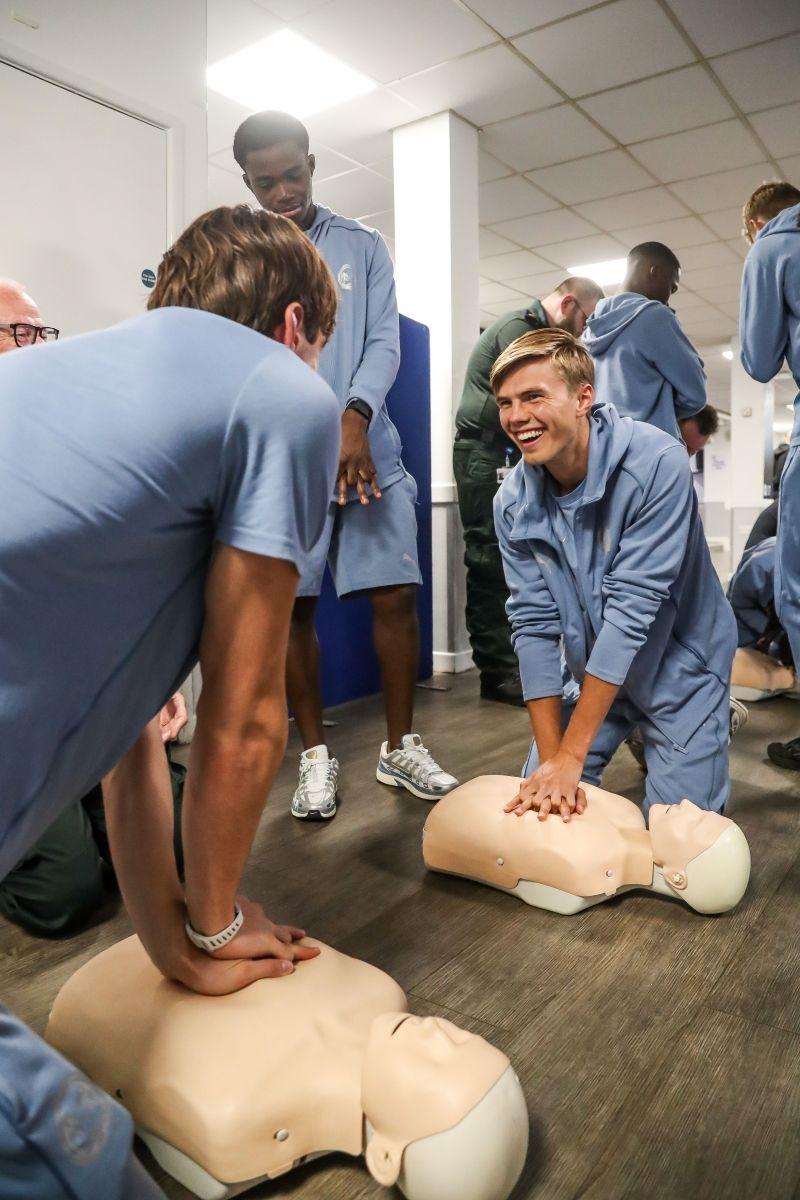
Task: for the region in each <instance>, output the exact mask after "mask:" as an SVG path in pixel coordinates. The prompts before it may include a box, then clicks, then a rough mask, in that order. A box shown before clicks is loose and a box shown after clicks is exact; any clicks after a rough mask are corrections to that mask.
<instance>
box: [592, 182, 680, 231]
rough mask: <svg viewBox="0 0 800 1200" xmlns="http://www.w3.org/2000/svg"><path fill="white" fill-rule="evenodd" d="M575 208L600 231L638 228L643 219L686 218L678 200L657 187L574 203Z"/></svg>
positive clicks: (664, 189)
mask: <svg viewBox="0 0 800 1200" xmlns="http://www.w3.org/2000/svg"><path fill="white" fill-rule="evenodd" d="M575 209H576V211H577V212H579V213H580V214H581V216H583V217H586V219H587V220H588V221H594V223H595V224H596V225H599V226H600V228H601V229H609V230H611V231H613V230H615V229H625V227H626V226H631V225H640V224H641V223H642V221H644V220H650V221H665V220H668V219H669V218H671V217H681V216H685V215H686V213H687V212H688V209H687V208H686V207H685V205H683V204H681V202H680V200H677V199H676V198H675V196H672V195H671V194H670V193H669V192H668V191H667V190H666V188H660V187H653V188H645V189H644V190H643V191H638V192H627V193H626V194H625V195H624V196H609V197H608V198H607V199H605V200H589V201H587V202H586V203H585V204H576V205H575Z"/></svg>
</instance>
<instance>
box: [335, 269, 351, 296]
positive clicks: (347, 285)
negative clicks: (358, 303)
mask: <svg viewBox="0 0 800 1200" xmlns="http://www.w3.org/2000/svg"><path fill="white" fill-rule="evenodd" d="M353 278H354V271H353V268H352V267H351V266H350V263H344V264H343V265H342V266H341V267H339V274H338V275H337V276H336V279H337V281H338V284H339V287H340V288H341V289H342V291H344V292H352V290H353Z"/></svg>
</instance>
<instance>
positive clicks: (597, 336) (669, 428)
mask: <svg viewBox="0 0 800 1200" xmlns="http://www.w3.org/2000/svg"><path fill="white" fill-rule="evenodd" d="M583 340H584V342H585V344H586V349H587V350H589V352H590V353H591V355H592V358H593V359H594V370H595V393H596V396H597V399H598V400H600V401H605V403H607V404H614V405H615V406H616V408H617V409H618V410H619V412H620V413H621V414H622V416H623V417H633V418H634V419H635V420H637V421H647V422H648V424H650V425H655V426H656V428H658V429H663V430H664V432H665V433H671V434H672V436H673V437H676V438H679V437H680V430H679V429H678V421H681V420H683V418H684V417H691V416H692V415H693V414H694V413H696V412H699V411H700V409H701V408H705V404H706V375H705V371H704V370H703V360H702V359H701V358H700V356H699V354H698V353H697V351H696V350H695V348H694V346H693V345H692V343H691V342H690V341H689V339H688V338H687V336H686V334H685V333H684V332H683V330H682V329H681V326H680V322H679V321H678V318H677V317H676V316H675V313H674V312H673V311H672V309H671V308H667V306H666V304H660V303H659V301H658V300H648V299H647V298H646V297H645V296H640V295H639V294H638V292H620V294H619V295H618V296H610V297H609V298H608V299H606V300H601V301H600V303H599V304H598V305H597V308H596V309H595V310H594V312H593V313H592V315H591V317H590V318H589V320H588V322H587V324H586V329H585V330H584V334H583Z"/></svg>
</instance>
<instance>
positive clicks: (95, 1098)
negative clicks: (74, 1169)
mask: <svg viewBox="0 0 800 1200" xmlns="http://www.w3.org/2000/svg"><path fill="white" fill-rule="evenodd" d="M54 1104H55V1111H54V1113H53V1119H54V1123H55V1127H56V1130H57V1131H58V1140H59V1143H60V1145H61V1149H62V1151H63V1153H64V1155H65V1157H66V1158H67V1159H68V1160H69V1161H70V1162H72V1163H75V1165H76V1166H78V1167H85V1166H88V1164H89V1163H92V1162H94V1161H95V1159H96V1158H97V1157H98V1155H99V1154H100V1152H101V1151H102V1149H103V1147H104V1146H105V1144H106V1142H107V1141H108V1135H109V1132H110V1129H111V1112H112V1108H113V1105H112V1102H111V1100H110V1099H109V1098H108V1096H106V1095H105V1094H104V1093H103V1092H101V1091H100V1089H99V1088H96V1087H95V1086H94V1085H93V1084H91V1083H89V1080H88V1079H84V1078H83V1076H82V1075H78V1074H77V1073H75V1074H74V1075H69V1076H68V1077H67V1079H66V1080H65V1081H64V1083H63V1084H62V1086H61V1089H60V1091H59V1094H58V1095H57V1096H56V1098H55V1102H54Z"/></svg>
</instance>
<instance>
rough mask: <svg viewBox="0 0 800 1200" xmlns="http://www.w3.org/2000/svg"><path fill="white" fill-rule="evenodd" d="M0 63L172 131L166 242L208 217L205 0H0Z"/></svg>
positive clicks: (20, 125) (133, 182) (44, 204)
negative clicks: (195, 219)
mask: <svg viewBox="0 0 800 1200" xmlns="http://www.w3.org/2000/svg"><path fill="white" fill-rule="evenodd" d="M13 13H16V15H17V17H22V18H24V20H25V21H26V22H29V24H23V23H21V21H20V20H18V19H14V17H13V16H12V14H13ZM31 25H35V26H37V28H31ZM0 58H4V59H6V60H8V61H10V62H12V63H15V64H18V65H21V66H24V67H28V68H30V69H31V70H33V71H37V72H39V73H41V74H44V75H47V76H49V77H50V78H52V79H53V80H55V81H57V82H59V83H65V84H68V85H69V86H71V87H74V88H77V89H79V90H82V91H84V92H86V93H87V94H89V95H91V96H95V97H96V98H98V99H100V100H104V101H106V102H107V103H111V104H115V105H117V106H119V107H120V108H122V109H124V110H126V111H128V112H132V113H134V114H135V115H137V116H141V117H144V118H146V119H148V120H151V121H153V122H154V123H155V124H158V125H161V126H163V127H164V128H166V129H168V130H169V135H168V147H169V150H168V214H169V230H168V233H169V236H170V239H171V238H173V237H174V236H176V235H177V234H178V233H179V232H180V231H181V229H182V228H183V227H184V226H185V225H186V224H187V222H188V221H189V220H191V219H192V218H193V217H195V216H197V215H198V213H200V212H203V211H204V210H205V208H206V196H207V186H208V165H207V164H208V158H207V155H208V150H207V143H206V88H205V70H206V4H205V0H0ZM4 119H9V116H8V114H4ZM17 127H18V129H19V133H20V136H21V137H22V136H24V114H23V119H22V120H19V123H18V126H17ZM131 174H132V177H131V180H130V187H131V189H136V187H137V180H136V178H135V174H134V173H133V172H132V173H131ZM6 186H7V185H6ZM57 187H58V184H57V181H56V182H55V183H54V195H53V196H52V197H47V196H43V197H42V207H41V212H40V213H39V214H38V215H39V217H40V219H46V213H47V206H48V202H50V203H55V202H57Z"/></svg>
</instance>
